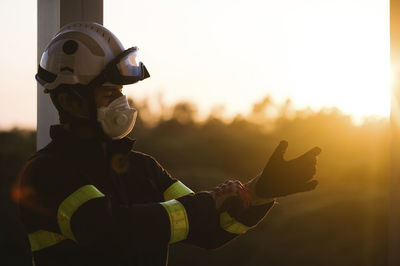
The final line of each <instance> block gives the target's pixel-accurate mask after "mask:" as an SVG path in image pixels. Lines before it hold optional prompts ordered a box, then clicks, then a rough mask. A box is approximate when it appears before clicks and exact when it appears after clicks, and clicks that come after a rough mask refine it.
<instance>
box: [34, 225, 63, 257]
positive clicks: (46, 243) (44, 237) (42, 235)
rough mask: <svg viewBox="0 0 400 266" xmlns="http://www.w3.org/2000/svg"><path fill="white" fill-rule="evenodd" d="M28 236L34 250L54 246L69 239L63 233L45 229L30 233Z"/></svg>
mask: <svg viewBox="0 0 400 266" xmlns="http://www.w3.org/2000/svg"><path fill="white" fill-rule="evenodd" d="M28 238H29V243H30V245H31V250H32V252H34V251H38V250H41V249H44V248H47V247H50V246H53V245H55V244H57V243H60V242H61V241H63V240H65V239H67V238H66V237H64V236H63V235H60V234H57V233H53V232H49V231H45V230H38V231H35V232H33V233H30V234H29V235H28Z"/></svg>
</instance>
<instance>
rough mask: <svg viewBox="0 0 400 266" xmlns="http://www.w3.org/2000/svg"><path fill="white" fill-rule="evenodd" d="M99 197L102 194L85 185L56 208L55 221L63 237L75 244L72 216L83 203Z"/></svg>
mask: <svg viewBox="0 0 400 266" xmlns="http://www.w3.org/2000/svg"><path fill="white" fill-rule="evenodd" d="M100 197H104V194H103V193H101V192H100V191H99V190H98V189H97V188H96V187H95V186H93V185H86V186H83V187H81V188H79V189H78V190H76V191H75V192H74V193H72V194H71V195H69V196H68V198H66V199H65V200H64V201H63V202H62V203H61V204H60V207H58V213H57V220H58V226H59V227H60V231H61V233H62V234H63V236H65V237H66V238H69V239H72V240H74V241H75V242H76V239H75V237H74V234H73V233H72V230H71V224H70V222H71V217H72V215H73V214H74V212H75V211H76V210H77V209H78V208H79V207H80V206H82V205H83V204H84V203H85V202H87V201H89V200H91V199H95V198H100Z"/></svg>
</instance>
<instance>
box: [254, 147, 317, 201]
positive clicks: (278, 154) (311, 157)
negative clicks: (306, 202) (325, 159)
mask: <svg viewBox="0 0 400 266" xmlns="http://www.w3.org/2000/svg"><path fill="white" fill-rule="evenodd" d="M287 147H288V142H287V141H281V142H280V143H279V145H278V147H277V148H276V149H275V151H274V153H273V154H272V155H271V157H270V158H269V161H268V163H267V165H266V166H265V168H264V171H263V172H262V174H261V176H260V177H259V179H258V181H257V183H256V184H255V192H256V195H257V196H259V197H261V198H276V197H280V196H286V195H290V194H294V193H298V192H304V191H309V190H313V189H314V188H315V187H316V186H317V185H318V181H317V180H311V179H312V178H313V177H314V175H315V173H316V163H317V158H316V156H317V155H318V154H319V153H320V152H321V149H320V148H319V147H314V148H312V149H311V150H309V151H308V152H306V153H304V154H303V155H301V156H299V157H297V158H295V159H293V160H289V161H286V160H284V159H283V156H284V154H285V151H286V149H287Z"/></svg>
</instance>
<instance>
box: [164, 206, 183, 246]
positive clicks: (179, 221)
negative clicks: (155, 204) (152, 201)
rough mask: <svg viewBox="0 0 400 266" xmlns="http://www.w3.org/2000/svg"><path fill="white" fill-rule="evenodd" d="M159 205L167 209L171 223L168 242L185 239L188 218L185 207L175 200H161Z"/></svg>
mask: <svg viewBox="0 0 400 266" xmlns="http://www.w3.org/2000/svg"><path fill="white" fill-rule="evenodd" d="M161 205H162V206H163V207H164V208H165V209H166V210H167V212H168V216H169V221H170V224H171V238H170V240H169V243H170V244H172V243H175V242H178V241H181V240H185V239H186V238H187V235H188V233H189V220H188V217H187V213H186V210H185V207H183V205H182V203H180V202H179V201H177V200H174V199H173V200H169V201H165V202H161Z"/></svg>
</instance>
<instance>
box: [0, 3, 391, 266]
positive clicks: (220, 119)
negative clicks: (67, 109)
mask: <svg viewBox="0 0 400 266" xmlns="http://www.w3.org/2000/svg"><path fill="white" fill-rule="evenodd" d="M36 16H37V10H36V1H28V0H25V1H23V0H18V1H11V0H3V1H1V2H0V21H1V23H2V25H8V26H6V27H3V29H2V31H3V36H5V37H3V38H2V42H1V43H0V48H1V49H0V58H1V59H2V61H1V63H0V69H1V72H2V75H1V76H0V79H1V86H0V91H1V97H0V112H1V114H2V115H1V116H0V129H1V132H0V178H1V179H0V184H1V187H0V188H1V195H0V196H1V201H0V202H1V208H0V212H1V213H2V214H1V217H8V218H9V219H6V222H4V221H3V223H6V226H7V228H10V230H4V232H0V234H1V235H0V237H1V238H3V239H7V241H5V243H6V245H7V246H6V250H10V251H12V250H13V245H14V246H15V245H18V243H13V241H12V240H13V230H12V228H13V226H15V224H16V218H15V208H14V205H13V203H12V202H11V201H10V200H9V189H10V186H11V185H12V184H13V182H14V179H15V176H16V175H17V173H18V170H19V169H20V168H21V167H22V165H23V163H24V161H25V160H26V159H27V158H28V157H29V156H30V155H31V154H33V153H34V152H35V149H36V133H35V132H36V129H35V127H36V90H37V89H36V82H35V80H34V74H35V72H36V68H37V65H36V61H37V58H36V34H37V28H36V27H37V26H36V19H37V17H36ZM104 25H105V26H106V27H107V28H109V29H110V30H111V31H113V32H114V33H115V34H116V35H117V36H118V37H119V39H120V40H121V41H122V43H123V44H124V45H125V47H126V48H127V47H129V46H134V45H137V46H139V48H140V52H141V59H142V61H143V62H144V63H145V64H146V66H147V68H148V69H149V71H150V74H151V75H152V77H151V78H150V79H149V80H146V81H143V82H141V83H139V84H135V85H131V86H126V87H125V93H126V94H127V95H128V96H129V97H130V99H131V103H132V104H133V106H135V108H137V109H138V110H139V120H138V122H137V124H136V126H135V129H134V131H133V132H132V137H133V138H135V139H137V142H136V144H135V149H136V150H139V151H143V152H145V153H149V154H151V155H152V156H154V157H155V158H156V159H157V160H158V161H159V162H160V163H161V164H162V165H163V166H164V167H165V168H166V169H168V170H169V172H170V173H171V174H172V175H173V176H174V177H176V178H179V179H181V180H182V181H183V182H184V183H185V184H186V185H188V186H189V187H191V188H192V189H193V190H196V191H197V190H204V189H210V188H212V187H214V186H215V185H217V184H219V183H221V182H223V181H224V180H226V179H228V178H235V179H240V180H241V181H242V182H245V181H247V180H249V179H250V178H252V177H254V176H255V175H256V174H258V173H259V172H260V171H261V170H262V168H263V167H264V165H265V163H266V161H267V159H268V158H269V156H270V154H271V153H272V151H273V150H274V148H275V146H276V145H277V144H278V143H279V141H280V140H282V139H286V140H287V141H288V142H289V149H288V152H287V155H286V156H287V157H286V158H287V159H291V158H294V157H296V156H298V155H300V154H302V153H303V152H305V151H307V150H308V149H310V148H312V147H314V146H316V145H318V146H320V147H321V148H322V154H321V155H320V156H319V161H318V173H317V178H318V180H319V182H320V184H319V186H318V187H317V189H316V190H315V191H313V192H309V193H303V194H298V195H294V196H290V197H287V198H282V199H280V200H279V204H278V205H276V206H275V207H274V208H273V210H272V211H271V212H270V214H269V215H268V216H267V218H266V219H265V220H264V221H263V222H262V223H261V224H260V225H259V226H258V228H257V229H255V230H252V231H250V232H249V233H247V234H246V235H244V236H241V237H240V238H239V239H237V240H235V241H234V242H233V243H231V244H230V245H228V246H226V247H223V248H221V249H219V250H216V251H205V250H201V249H199V248H196V247H192V246H188V245H183V244H177V245H173V246H172V247H171V253H170V263H169V265H172V266H174V265H293V264H296V265H385V264H386V260H387V224H388V222H387V219H388V214H387V205H388V196H389V195H388V183H389V163H390V162H389V151H390V124H389V111H390V88H389V85H390V78H389V76H390V73H389V72H390V71H389V70H390V54H389V1H381V0H369V1H365V0H337V1H328V0H319V1H312V0H302V1H296V0H281V1H279V2H278V1H256V0H247V1H244V0H234V1H225V0H220V1H211V0H204V1H201V2H188V1H183V0H171V1H161V0H160V1H156V0H153V1H140V2H139V1H123V0H118V1H117V0H113V1H110V0H104ZM3 251H4V249H3Z"/></svg>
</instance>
